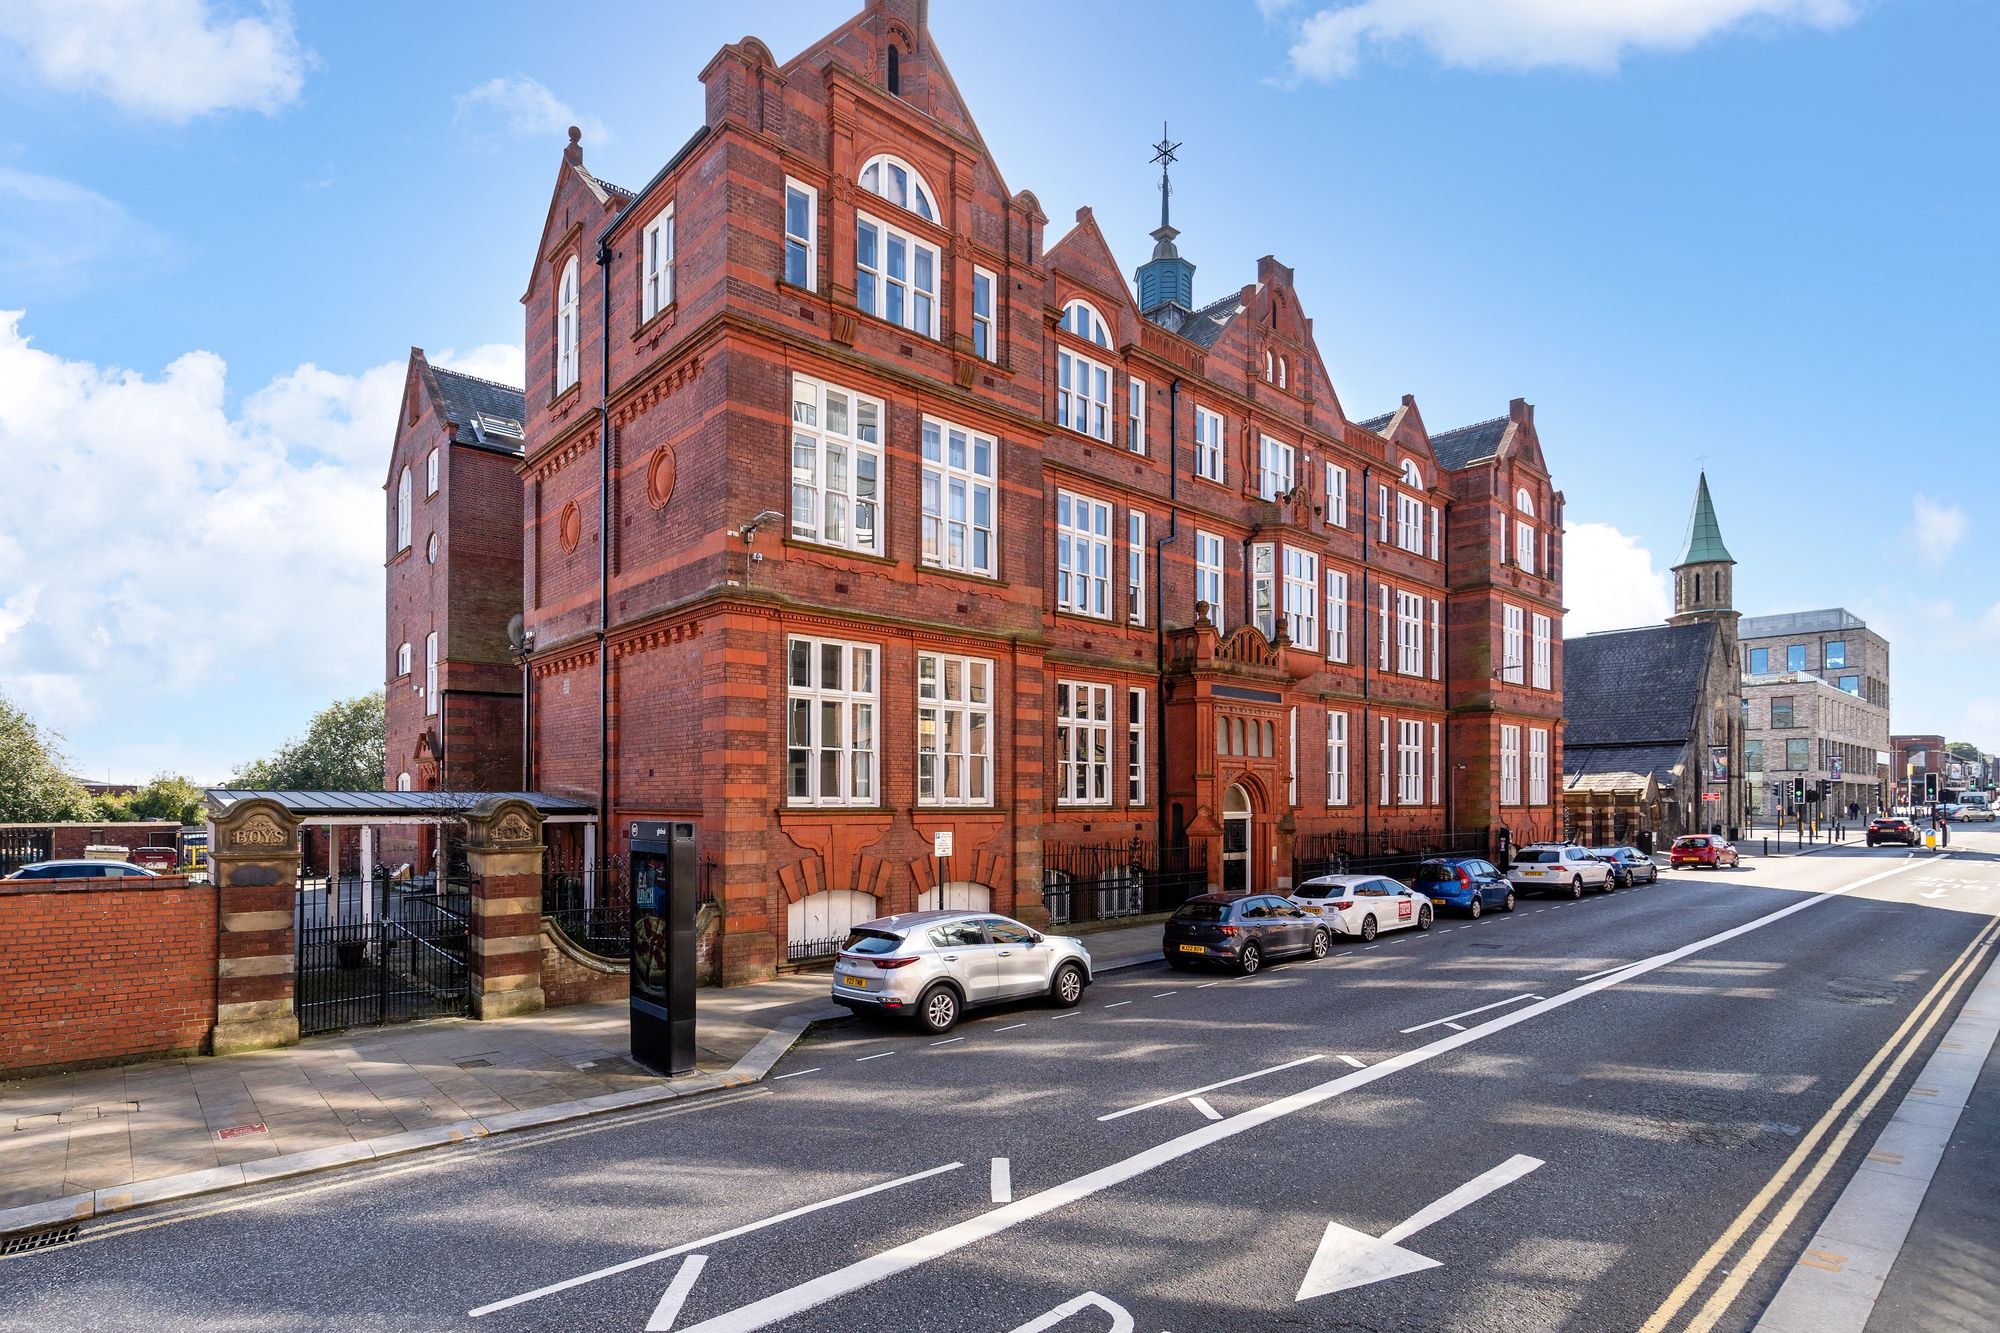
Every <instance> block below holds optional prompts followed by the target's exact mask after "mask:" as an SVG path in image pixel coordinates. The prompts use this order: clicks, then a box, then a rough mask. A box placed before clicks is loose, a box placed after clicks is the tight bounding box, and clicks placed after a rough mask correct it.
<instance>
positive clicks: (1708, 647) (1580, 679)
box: [1563, 620, 1717, 764]
mask: <svg viewBox="0 0 2000 1333" xmlns="http://www.w3.org/2000/svg"><path fill="white" fill-rule="evenodd" d="M1716 632H1717V630H1716V625H1715V622H1714V621H1712V620H1701V621H1696V622H1695V623H1693V624H1688V625H1652V626H1648V627H1647V628H1645V629H1627V630H1617V631H1614V632H1612V633H1610V634H1587V635H1585V636H1583V637H1582V638H1579V639H1564V640H1563V723H1564V728H1563V748H1564V749H1565V750H1568V749H1571V748H1582V747H1589V746H1603V745H1611V746H1631V745H1672V746H1676V747H1678V746H1682V745H1685V744H1686V743H1687V738H1688V735H1689V731H1690V729H1691V728H1692V727H1693V726H1694V719H1695V711H1696V704H1697V703H1698V702H1699V700H1700V699H1701V697H1702V684H1703V681H1702V677H1703V675H1704V673H1705V672H1706V670H1707V667H1708V662H1709V657H1710V654H1711V653H1712V652H1713V651H1714V644H1715V634H1716ZM1565 764H1567V761H1565Z"/></svg>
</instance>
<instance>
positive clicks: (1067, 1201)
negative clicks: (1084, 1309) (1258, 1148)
mask: <svg viewBox="0 0 2000 1333" xmlns="http://www.w3.org/2000/svg"><path fill="white" fill-rule="evenodd" d="M1918 864H1919V863H1918V862H1914V861H1912V862H1906V863H1904V864H1902V865H1898V866H1895V867H1893V868H1892V869H1889V870H1884V871H1882V872H1880V873H1879V874H1875V875H1870V876H1867V877H1866V878H1863V879H1859V880H1856V881H1855V882H1854V883H1852V884H1847V885H1843V886H1842V887H1840V888H1837V889H1831V890H1828V891H1827V892H1825V893H1822V894H1817V895H1815V896H1814V897H1811V898H1802V899H1800V900H1799V901H1797V902H1795V903H1791V904H1788V905H1787V906H1784V907H1781V908H1779V909H1778V910H1776V911H1774V912H1768V913H1766V914H1765V915H1763V916H1760V917H1756V918H1754V919H1753V920H1750V921H1746V922H1744V923H1743V924H1742V925H1740V926H1732V927H1731V928H1730V929H1728V930H1724V931H1720V932H1718V933H1716V934H1714V935H1709V936H1707V937H1705V938H1703V939H1699V940H1696V941H1694V942H1693V943H1692V944H1684V945H1682V946H1681V947H1680V948H1678V949H1670V950H1668V951H1667V952H1665V953H1660V954H1654V955H1653V956H1652V957H1651V958H1645V959H1641V960H1640V961H1639V962H1637V963H1634V964H1633V965H1632V966H1631V967H1629V968H1627V969H1626V970H1625V971H1623V972H1619V973H1616V974H1614V975H1612V976H1608V977H1600V978H1598V979H1597V980H1596V981H1592V982H1588V983H1586V984H1584V985H1581V986H1577V987H1574V988H1573V989H1570V990H1567V991H1564V992H1563V993H1562V994H1560V995H1554V996H1551V997H1549V998H1548V999H1546V1000H1543V1001H1541V1002H1540V1003H1539V1004H1535V1005H1532V1006H1530V1007H1528V1008H1525V1009H1516V1010H1514V1011H1513V1012H1512V1013H1507V1014H1501V1015H1499V1016H1498V1017H1496V1018H1490V1019H1488V1020H1487V1021H1486V1022H1484V1023H1481V1024H1480V1025H1479V1026H1478V1027H1476V1028H1473V1029H1471V1030H1470V1031H1467V1032H1458V1033H1453V1034H1452V1035H1451V1036H1449V1037H1439V1038H1438V1039H1437V1040H1436V1041H1433V1042H1429V1043H1427V1044H1426V1045H1423V1046H1418V1047H1416V1048H1414V1049H1412V1050H1408V1051H1404V1052H1402V1053H1401V1054H1398V1055H1392V1056H1390V1057H1389V1058H1388V1059H1386V1060H1384V1061H1383V1062H1382V1063H1380V1064H1378V1065H1371V1066H1369V1067H1368V1068H1366V1069H1356V1070H1353V1071H1351V1072H1349V1073H1346V1074H1342V1075H1340V1076H1339V1077H1337V1078H1332V1079H1328V1080H1327V1081H1326V1082H1324V1083H1319V1084H1316V1085H1314V1086H1313V1087H1310V1088H1305V1089H1302V1090H1301V1091H1299V1092H1294V1093H1291V1094H1290V1095H1288V1096H1284V1097H1278V1098H1274V1099H1273V1100H1271V1101H1268V1102H1265V1103H1264V1104H1263V1105H1261V1106H1253V1107H1251V1108H1250V1109H1249V1110H1247V1111H1240V1112H1238V1113H1237V1114H1235V1115H1233V1116H1230V1117H1229V1118H1228V1119H1226V1120H1218V1121H1214V1122H1212V1123H1210V1124H1207V1125H1204V1126H1202V1127H1201V1128H1200V1129H1195V1130H1190V1131H1188V1132H1187V1133H1185V1134H1182V1135H1179V1136H1177V1137H1175V1138H1172V1139H1168V1140H1167V1141H1166V1142H1165V1143H1160V1144H1155V1145H1154V1146H1153V1147H1151V1148H1147V1149H1145V1150H1143V1151H1141V1152H1137V1153H1134V1154H1132V1155H1131V1156H1130V1157H1127V1158H1125V1159H1123V1160H1122V1161H1117V1162H1113V1163H1111V1164H1110V1165H1108V1166H1102V1167H1099V1168H1098V1169H1097V1170H1095V1171H1090V1172H1086V1173H1085V1174H1083V1175H1081V1176H1078V1177H1076V1178H1075V1179H1073V1180H1068V1181H1065V1182H1063V1183H1062V1184H1060V1185H1054V1186H1051V1187H1050V1188H1048V1189H1045V1190H1040V1191H1038V1192H1036V1193H1034V1194H1031V1195H1029V1196H1028V1197H1027V1198H1025V1199H1016V1200H1015V1201H1014V1202H1013V1203H1010V1204H1004V1205H1002V1206H1000V1207H998V1208H994V1209H992V1210H990V1211H988V1212H985V1213H981V1214H979V1215H978V1216H976V1217H970V1218H967V1219H966V1220H965V1221H963V1222H959V1223H955V1224H954V1225H952V1226H948V1227H944V1228H942V1229H940V1230H938V1231H934V1232H932V1233H931V1234H929V1235H927V1236H919V1237H917V1238H916V1239H915V1240H911V1241H905V1242H904V1243H903V1244H901V1245H897V1246H895V1247H893V1248H891V1249H888V1250H884V1251H882V1252H881V1253H879V1254H873V1255H870V1256H868V1257H867V1258H865V1259H859V1260H856V1261H855V1262H854V1263H851V1264H849V1265H847V1266H846V1267H845V1268H839V1269H836V1270H834V1271H833V1272H831V1273H826V1274H823V1275H822V1276H820V1277H816V1278H813V1279H811V1280H809V1281H806V1282H801V1283H799V1284H797V1285H796V1286H793V1287H789V1288H787V1289H785V1290H783V1291H778V1292H774V1293H772V1294H771V1295H769V1296H766V1297H764V1298H762V1299H761V1300H756V1301H752V1302H751V1303H750V1304H748V1305H745V1306H742V1307H740V1308H738V1309H735V1310H731V1311H729V1312H728V1313H727V1314H722V1315H718V1316H716V1317H715V1318H713V1319H709V1320H705V1321H703V1322H702V1323H700V1324H697V1325H695V1326H694V1327H693V1328H692V1329H690V1330H688V1333H753V1330H756V1329H763V1328H769V1327H770V1326H771V1325H772V1324H775V1323H778V1322H780V1321H782V1320H785V1319H789V1318H791V1317H792V1316H794V1315H797V1314H800V1313H802V1312H804V1311H806V1310H811V1309H814V1308H816V1307H818V1306H821V1305H824V1304H826V1303H827V1302H828V1301H832V1300H837V1299H839V1298H840V1297H842V1296H846V1295H850V1294H852V1293H853V1292H857V1291H860V1290H863V1289H864V1288H867V1287H871V1286H873V1285H875V1284H876V1283H877V1282H882V1281H885V1280H887V1279H888V1278H892V1277H895V1276H896V1275H897V1274H899V1273H906V1272H908V1271H909V1270H911V1269H913V1268H916V1267H919V1266H920V1265H923V1264H927V1263H930V1262H931V1261H932V1260H934V1259H941V1258H943V1257H944V1256H945V1255H948V1254H955V1253H957V1252H958V1251H960V1250H962V1249H965V1248H966V1247H967V1246H969V1245H976V1244H978V1243H979V1242H980V1241H983V1240H990V1239H992V1238H993V1237H994V1236H997V1235H1000V1234H1002V1233H1003V1232H1006V1231H1009V1230H1011V1229H1013V1228H1014V1227H1017V1226H1019V1225H1021V1224H1022V1223H1023V1222H1029V1221H1033V1220H1034V1219H1036V1218H1038V1217H1042V1216H1045V1215H1047V1214H1049V1213H1053V1212H1055V1211H1056V1210H1057V1209H1060V1208H1066V1207H1068V1206H1069V1205H1071V1204H1073V1203H1077V1202H1080V1201H1081V1200H1084V1199H1087V1198H1090V1197H1091V1196H1092V1195H1095V1194H1100V1193H1102V1192H1103V1191H1105V1190H1108V1189H1110V1188H1112V1187H1113V1186H1115V1185H1122V1184H1124V1183H1125V1182H1126V1181H1128V1180H1132V1179H1134V1178H1136V1177H1138V1176H1142V1175H1144V1174H1146V1173H1147V1172H1148V1171H1152V1170H1155V1169H1156V1168H1158V1167H1161V1166H1164V1165H1165V1164H1166V1163H1168V1162H1172V1161H1178V1160H1179V1159H1181V1158H1183V1157H1186V1156H1188V1155H1190V1154H1192V1153H1197V1152H1200V1151H1201V1150H1202V1149H1204V1148H1208V1147H1212V1146H1213V1145H1215V1144H1217V1143H1221V1142H1223V1141H1224V1140H1226V1139H1231V1138H1234V1137H1235V1136H1236V1135H1238V1134H1246V1133H1248V1132H1249V1131H1251V1130H1253V1129H1259V1128H1262V1127H1263V1126H1265V1125H1268V1124H1270V1123H1272V1122H1273V1121H1277V1120H1282V1119H1284V1118H1285V1117H1286V1116H1291V1115H1296V1114H1298V1113H1299V1112H1300V1111H1305V1110H1310V1109H1311V1108H1312V1107H1315V1106H1319V1105H1321V1104H1322V1103H1324V1102H1328V1101H1331V1100H1332V1099H1334V1098H1335V1097H1339V1096H1343V1095H1344V1094H1346V1093H1349V1092H1353V1091H1354V1090H1355V1089H1357V1088H1364V1087H1367V1086H1368V1085H1369V1084H1371V1083H1375V1082H1378V1081H1379V1080H1381V1079H1385V1078H1388V1077H1389V1076H1390V1075H1392V1074H1398V1073H1401V1072H1402V1071H1403V1070H1405V1069H1411V1068H1414V1067H1415V1066H1417V1065H1420V1064H1424V1063H1426V1062H1428V1061H1431V1060H1435V1059H1437V1058H1438V1057H1439V1056H1441V1055H1448V1054H1450V1053H1451V1052H1452V1051H1456V1050H1458V1049H1460V1048H1461V1047H1465V1046H1470V1045H1472V1044H1473V1043H1475V1042H1480V1041H1484V1040H1486V1039H1487V1038H1488V1037H1492V1036H1497V1035H1498V1034H1500V1033H1502V1032H1505V1031H1506V1030H1508V1029H1509V1028H1512V1027H1516V1026H1518V1025H1520V1024H1522V1023H1526V1022H1528V1021H1529V1020H1530V1019H1534V1018H1539V1017H1541V1016H1542V1015H1543V1014H1547V1013H1552V1012H1554V1011H1555V1010H1557V1009H1561V1008H1563V1007H1564V1006H1566V1005H1571V1004H1575V1003H1576V1002H1577V1001H1578V1000H1581V999H1584V998H1586V997H1588V996H1591V995H1595V994H1597V993H1598V992H1599V991H1602V990H1609V989H1610V988H1611V987H1613V986H1622V985H1624V984H1626V983H1627V982H1629V981H1632V980H1634V979H1636V978H1638V977H1641V976H1644V975H1645V974H1646V973H1649V972H1653V971H1656V970H1658V969H1659V968H1663V967H1669V966H1671V965H1672V964H1674V963H1677V962H1679V961H1680V960H1681V959H1683V958H1686V957H1688V956H1690V955H1692V954H1697V953H1700V952H1702V951H1703V950H1706V949H1712V948H1714V947H1715V946H1716V945H1718V944H1724V943H1727V942H1728V941H1730V940H1733V939H1736V938H1738V937H1740V936H1743V935H1748V934H1750V933H1751V932H1752V931H1757V930H1762V929H1763V928H1764V927H1766V926H1769V925H1773V924H1775V923H1777V922H1779V921H1782V920H1784V919H1785V918H1786V917H1789V916H1792V915H1794V914H1795V913H1798V912H1803V911H1805V910H1807V909H1808V908H1812V907H1817V906H1819V905H1820V904H1821V903H1824V902H1828V901H1831V900H1832V899H1835V898H1838V897H1840V896H1841V895H1843V894H1846V893H1851V892H1853V891H1854V890H1855V889H1859V888H1863V887H1866V886H1867V885H1869V884H1873V883H1875V882H1876V881H1878V880H1883V879H1887V878H1889V877H1890V876H1891V875H1897V874H1901V873H1902V872H1903V871H1905V870H1909V869H1913V868H1914V867H1915V866H1916V865H1918ZM1181 1095H1182V1096H1183V1097H1185V1096H1187V1095H1188V1094H1186V1093H1183V1094H1181Z"/></svg>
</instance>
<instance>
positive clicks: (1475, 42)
mask: <svg viewBox="0 0 2000 1333" xmlns="http://www.w3.org/2000/svg"><path fill="white" fill-rule="evenodd" d="M1262 8H1263V9H1264V13H1265V17H1266V18H1269V17H1270V16H1271V14H1272V13H1273V12H1274V10H1273V8H1272V7H1271V6H1269V5H1264V6H1262ZM1855 13H1856V5H1855V0H1358V3H1353V4H1342V5H1334V6H1331V7H1328V8H1325V9H1321V10H1319V11H1318V12H1316V13H1314V14H1311V15H1309V16H1307V17H1306V18H1305V19H1304V20H1303V21H1302V22H1301V23H1300V24H1299V25H1298V32H1297V36H1296V38H1295V39H1294V41H1293V44H1292V49H1291V63H1292V72H1293V74H1294V75H1295V76H1297V77H1301V78H1309V79H1320V80H1327V79H1335V78H1344V77H1346V76H1348V75H1350V74H1353V73H1354V71H1355V70H1356V69H1357V68H1358V67H1359V66H1360V64H1361V61H1362V59H1363V58H1364V57H1365V56H1367V55H1370V54H1375V55H1384V54H1387V55H1393V54H1395V53H1397V52H1400V51H1402V50H1404V49H1406V48H1409V47H1421V48H1424V49H1427V50H1428V51H1429V52H1430V53H1431V54H1432V55H1433V56H1434V57H1436V58H1437V59H1438V60H1439V61H1441V62H1443V63H1444V64H1446V65H1450V66H1455V67H1458V68H1462V69H1506V70H1527V69H1538V68H1544V67H1557V68H1564V69H1581V70H1589V71H1592V72H1596V73H1608V72H1610V71H1612V70H1615V69H1617V68H1618V66H1619V65H1620V64H1621V63H1622V62H1623V61H1624V59H1625V58H1626V57H1627V56H1628V55H1631V54H1633V53H1634V52H1638V51H1683V50H1686V49H1687V48H1689V47H1691V46H1694V45H1696V44H1697V43H1699V42H1701V41H1703V40H1705V39H1707V38H1709V37H1712V36H1715V35H1716V34H1718V33H1722V32H1727V31H1730V30H1733V29H1739V28H1745V27H1750V26H1752V25H1755V24H1760V23H1761V24H1765V25H1779V24H1795V23H1796V24H1806V25H1809V26H1812V27H1818V28H1834V27H1838V26H1840V25H1842V24H1844V23H1848V22H1850V21H1852V20H1853V18H1854V17H1855Z"/></svg>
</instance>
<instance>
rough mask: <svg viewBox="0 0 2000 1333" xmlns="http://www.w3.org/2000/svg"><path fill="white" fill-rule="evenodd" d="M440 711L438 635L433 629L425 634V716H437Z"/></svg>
mask: <svg viewBox="0 0 2000 1333" xmlns="http://www.w3.org/2000/svg"><path fill="white" fill-rule="evenodd" d="M437 713H438V636H437V631H436V630H432V631H431V632H430V633H428V634H426V635H424V716H425V717H436V716H437Z"/></svg>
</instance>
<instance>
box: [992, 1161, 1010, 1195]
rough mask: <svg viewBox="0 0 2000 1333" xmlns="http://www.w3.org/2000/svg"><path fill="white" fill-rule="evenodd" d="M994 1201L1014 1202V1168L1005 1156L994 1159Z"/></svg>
mask: <svg viewBox="0 0 2000 1333" xmlns="http://www.w3.org/2000/svg"><path fill="white" fill-rule="evenodd" d="M993 1202H995V1203H1012V1202H1014V1168H1013V1166H1012V1165H1011V1164H1009V1162H1008V1161H1007V1159H1006V1158H1004V1157H996V1158H994V1159H993Z"/></svg>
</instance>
